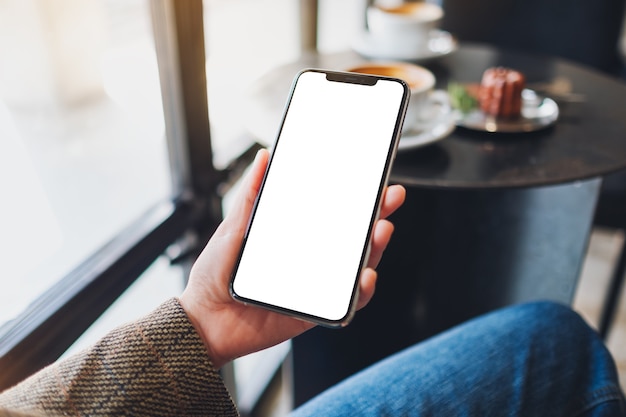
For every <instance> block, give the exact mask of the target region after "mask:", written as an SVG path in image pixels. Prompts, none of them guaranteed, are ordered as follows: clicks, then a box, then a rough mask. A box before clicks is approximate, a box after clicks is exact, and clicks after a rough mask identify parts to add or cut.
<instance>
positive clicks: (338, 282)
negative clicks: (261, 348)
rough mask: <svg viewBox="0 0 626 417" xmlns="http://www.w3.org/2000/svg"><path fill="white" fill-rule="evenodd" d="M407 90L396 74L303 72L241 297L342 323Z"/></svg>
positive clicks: (237, 282) (251, 244)
mask: <svg viewBox="0 0 626 417" xmlns="http://www.w3.org/2000/svg"><path fill="white" fill-rule="evenodd" d="M403 93H404V89H403V87H402V85H401V84H400V83H397V82H394V81H389V80H378V82H377V83H376V85H374V86H369V85H362V84H349V83H343V82H334V81H328V80H327V79H326V75H325V74H323V73H318V72H304V73H303V74H301V75H300V77H299V80H298V82H297V84H296V87H295V89H294V92H293V97H292V99H291V103H290V105H289V109H288V112H287V116H286V118H285V120H284V123H283V127H282V130H281V133H280V137H279V139H278V142H277V144H276V146H275V149H274V153H273V156H272V159H271V163H270V168H269V171H268V174H267V177H266V180H265V183H264V186H263V189H262V191H261V196H260V198H259V201H258V205H257V208H256V212H255V214H254V217H253V222H252V225H251V227H250V230H249V233H248V236H247V240H246V242H245V246H244V250H243V253H242V257H241V260H240V262H239V265H238V268H237V271H236V274H235V279H234V281H233V290H234V292H235V293H236V294H237V295H238V296H240V297H243V298H247V299H250V300H256V301H260V302H262V303H265V304H269V305H272V306H276V307H280V308H282V309H288V310H292V311H295V312H302V313H305V314H308V315H311V316H315V317H319V318H323V319H326V320H332V321H338V320H341V319H342V318H344V317H345V316H346V314H348V312H349V310H350V302H351V298H352V295H353V290H354V288H355V282H356V279H357V278H358V276H359V274H360V266H361V259H362V257H363V255H364V253H365V249H366V241H367V237H368V233H369V228H370V224H371V221H372V216H373V214H374V212H375V210H376V200H377V196H378V193H379V190H380V188H381V185H382V181H383V179H384V171H385V165H386V160H387V157H388V151H389V149H390V146H391V143H392V141H393V137H394V127H395V124H396V119H397V117H398V114H399V110H400V106H401V103H402V98H403Z"/></svg>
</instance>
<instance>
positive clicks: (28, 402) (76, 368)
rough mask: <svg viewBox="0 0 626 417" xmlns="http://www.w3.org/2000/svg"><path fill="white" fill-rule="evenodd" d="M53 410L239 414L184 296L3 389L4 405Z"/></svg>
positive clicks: (73, 412) (1, 399)
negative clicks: (181, 300) (185, 306)
mask: <svg viewBox="0 0 626 417" xmlns="http://www.w3.org/2000/svg"><path fill="white" fill-rule="evenodd" d="M2 407H4V408H8V409H14V410H21V411H26V412H33V413H42V412H43V413H44V414H45V415H92V416H108V415H122V414H123V415H146V416H158V415H164V416H165V415H167V416H171V415H236V411H235V408H234V406H233V404H232V401H231V400H230V397H229V395H228V392H227V390H226V388H225V387H224V385H223V383H222V381H221V378H220V377H219V375H218V373H217V372H216V371H215V369H214V368H213V366H212V364H211V362H210V360H209V358H208V356H207V353H206V349H205V346H204V344H203V343H202V341H201V339H200V337H199V336H198V334H197V333H196V331H195V329H194V327H193V326H192V324H191V323H190V322H189V320H188V318H187V316H186V314H185V312H184V310H183V309H182V307H181V306H180V304H179V303H178V301H176V300H174V299H172V300H169V301H167V302H166V303H164V304H162V305H161V306H160V307H159V308H158V309H157V310H155V311H154V312H153V313H151V314H149V315H148V316H146V317H145V318H143V319H141V320H139V321H136V322H133V323H131V324H128V325H126V326H123V327H120V328H118V329H116V330H114V331H113V332H111V333H110V334H109V335H107V336H106V337H105V338H103V339H102V340H101V341H100V342H98V343H97V344H96V345H95V346H94V347H92V348H91V349H89V350H87V351H85V352H82V353H80V354H78V355H76V356H73V357H71V358H68V359H67V360H64V361H62V362H59V363H57V364H54V365H52V366H50V367H48V368H46V369H44V370H42V371H41V372H39V373H37V374H36V375H34V376H33V377H31V378H29V379H27V380H26V381H24V382H22V383H21V384H20V385H18V386H16V387H15V388H12V389H11V390H8V391H6V392H4V393H2V394H1V395H0V408H2Z"/></svg>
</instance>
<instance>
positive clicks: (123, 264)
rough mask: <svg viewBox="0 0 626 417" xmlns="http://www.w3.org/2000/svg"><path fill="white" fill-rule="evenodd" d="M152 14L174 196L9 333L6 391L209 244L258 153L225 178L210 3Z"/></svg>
mask: <svg viewBox="0 0 626 417" xmlns="http://www.w3.org/2000/svg"><path fill="white" fill-rule="evenodd" d="M150 6H151V13H152V21H153V29H154V39H155V47H156V52H157V60H158V66H159V77H160V82H161V92H162V101H163V112H164V118H165V126H166V139H167V146H168V153H169V157H170V167H171V178H172V190H173V191H172V198H171V199H169V200H166V201H161V202H159V203H157V204H156V205H155V206H154V207H153V208H152V209H150V210H149V211H148V212H146V213H145V214H144V215H143V216H141V217H140V218H139V219H137V220H136V221H135V222H134V223H132V224H131V225H130V226H128V227H127V228H126V229H124V230H122V231H121V232H120V233H119V234H118V235H117V236H116V237H114V238H113V239H112V240H110V241H109V242H108V243H107V244H105V245H104V246H103V247H102V248H100V249H99V250H98V251H97V252H96V253H94V254H93V255H92V256H90V257H89V258H87V259H85V260H84V261H83V262H82V263H80V264H79V265H78V266H77V267H76V268H75V269H74V270H72V271H71V272H69V273H68V274H67V275H66V276H65V277H63V278H61V279H60V280H59V281H58V282H57V283H55V284H54V285H53V286H52V287H51V288H49V289H48V290H47V291H46V292H44V293H43V294H42V295H41V296H39V297H38V298H37V299H36V300H35V301H33V303H31V304H30V305H29V306H28V307H27V308H26V309H25V310H24V311H23V312H22V313H21V314H19V315H18V316H17V317H16V318H15V319H14V320H12V321H10V322H8V323H6V324H4V325H3V326H2V327H0V369H2V372H1V373H0V391H1V390H4V389H6V388H9V387H11V386H13V385H14V384H15V383H17V382H19V381H21V380H23V379H24V378H26V377H28V376H29V375H31V374H33V373H34V372H36V371H38V370H39V369H41V368H43V367H44V366H46V365H47V364H49V363H51V362H53V361H55V360H56V359H58V358H59V357H60V356H61V355H62V354H63V353H64V352H65V351H66V350H67V349H68V348H69V347H70V346H71V345H72V343H74V341H75V340H76V339H77V338H78V337H79V336H80V335H81V334H82V333H83V332H84V331H85V330H87V329H88V328H89V326H90V325H91V324H92V323H93V322H94V321H95V320H96V319H97V318H98V317H99V316H100V315H101V314H102V313H103V312H104V311H105V310H106V309H107V308H108V307H109V306H110V305H111V304H112V303H113V302H114V301H115V300H116V299H117V298H118V297H119V296H120V295H121V294H122V293H123V292H124V291H125V290H126V289H127V288H128V287H129V286H130V285H131V284H132V283H133V282H135V280H136V279H137V278H138V277H139V276H140V275H141V274H142V273H143V272H144V271H145V270H146V269H147V268H148V267H149V266H150V265H151V264H152V263H153V262H154V261H155V260H156V259H157V258H158V257H159V256H161V255H162V254H163V253H164V251H165V250H166V249H167V248H168V247H169V246H170V245H172V244H174V243H175V242H176V241H177V239H179V238H180V237H182V236H183V235H184V234H185V233H188V232H190V231H191V232H192V233H195V234H196V235H197V236H199V237H200V239H198V241H199V242H200V243H202V242H204V241H206V240H207V239H208V236H210V235H211V234H212V232H213V231H214V230H215V228H216V227H217V225H218V224H219V222H220V221H221V218H222V210H221V203H222V195H223V193H224V190H226V189H227V188H228V186H227V185H226V186H225V185H224V184H223V183H224V182H225V181H232V180H234V179H235V178H233V176H234V173H240V172H242V171H243V170H242V169H241V166H242V165H245V164H247V163H249V161H250V154H251V153H252V151H253V150H249V151H247V152H245V153H244V154H243V155H242V156H241V157H239V158H237V160H235V161H234V162H233V163H232V164H231V165H230V166H229V167H227V168H226V169H224V170H217V169H216V168H215V166H214V165H213V152H212V147H211V137H210V129H209V115H208V101H207V90H206V72H205V59H206V55H205V49H204V48H205V46H204V22H203V13H202V9H203V5H202V0H151V2H150ZM218 190H219V192H218ZM194 249H195V250H196V251H197V248H194ZM192 253H193V251H191V252H190V253H189V254H190V255H191V254H192Z"/></svg>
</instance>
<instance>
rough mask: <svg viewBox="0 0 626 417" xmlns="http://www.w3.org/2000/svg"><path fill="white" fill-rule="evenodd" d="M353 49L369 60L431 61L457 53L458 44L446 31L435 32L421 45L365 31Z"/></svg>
mask: <svg viewBox="0 0 626 417" xmlns="http://www.w3.org/2000/svg"><path fill="white" fill-rule="evenodd" d="M352 49H354V50H355V51H356V52H357V53H359V54H361V55H363V56H365V57H367V58H375V59H399V60H405V61H429V60H432V59H435V58H440V57H443V56H446V55H449V54H451V53H452V52H454V51H456V50H457V49H458V42H457V40H456V39H455V38H454V36H452V35H451V34H450V33H449V32H446V31H444V30H433V31H432V32H430V39H429V40H428V42H426V43H420V44H415V43H414V42H411V41H410V40H404V41H397V40H391V39H387V38H381V37H377V36H374V35H372V34H371V33H369V32H367V31H365V32H362V33H361V34H360V35H359V36H357V38H356V40H355V42H354V43H353V45H352Z"/></svg>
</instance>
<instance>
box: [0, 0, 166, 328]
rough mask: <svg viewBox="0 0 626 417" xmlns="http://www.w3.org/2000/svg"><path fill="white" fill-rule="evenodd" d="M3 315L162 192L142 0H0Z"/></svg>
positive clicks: (159, 121)
mask: <svg viewBox="0 0 626 417" xmlns="http://www.w3.org/2000/svg"><path fill="white" fill-rule="evenodd" d="M0 32H2V33H1V35H0V57H2V62H3V64H2V66H0V130H1V131H2V133H0V138H1V139H0V189H1V190H2V192H3V195H4V196H5V198H4V199H3V200H4V201H5V203H4V204H3V208H2V211H1V215H0V225H1V226H0V229H1V230H2V233H0V246H1V247H2V253H3V254H5V255H8V256H5V257H3V262H2V265H0V269H1V272H0V273H1V276H2V277H3V279H2V281H1V282H0V305H2V309H0V323H4V322H6V321H8V320H11V319H12V318H14V317H15V316H16V315H18V314H19V313H20V312H22V311H23V310H24V309H25V308H26V307H27V306H28V305H29V304H31V303H32V302H33V300H34V299H36V298H37V297H38V296H40V295H41V294H42V293H43V292H44V291H46V290H47V289H49V288H50V287H51V286H52V285H53V284H54V283H55V282H57V281H58V280H59V279H60V278H61V277H63V276H65V275H66V274H67V273H68V272H69V271H70V270H72V269H73V268H74V267H75V266H76V265H77V264H78V263H79V262H80V261H82V260H83V259H85V258H86V257H88V256H89V255H91V254H92V253H94V252H96V251H97V250H98V249H99V248H100V247H102V246H103V245H104V244H105V243H106V242H108V241H109V240H110V239H112V238H113V237H114V236H115V235H117V234H118V233H119V232H120V231H121V230H123V229H124V228H125V227H126V226H127V225H128V224H130V223H131V222H132V221H134V220H135V219H136V218H138V217H140V216H141V215H142V214H143V213H144V212H146V211H147V210H148V209H150V208H151V207H152V206H153V205H154V204H155V203H156V202H157V201H160V200H162V199H164V198H167V197H169V196H170V194H171V187H170V182H171V181H170V179H169V177H170V173H169V167H168V159H167V147H166V143H165V135H164V132H165V130H164V121H163V109H162V106H161V98H160V87H159V74H158V68H157V62H156V56H155V50H154V42H153V36H152V27H151V22H150V9H149V7H148V3H147V1H146V0H132V1H129V0H102V1H93V0H89V1H83V0H80V1H72V0H60V1H56V2H31V1H26V2H24V1H22V0H6V1H3V2H1V3H0Z"/></svg>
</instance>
